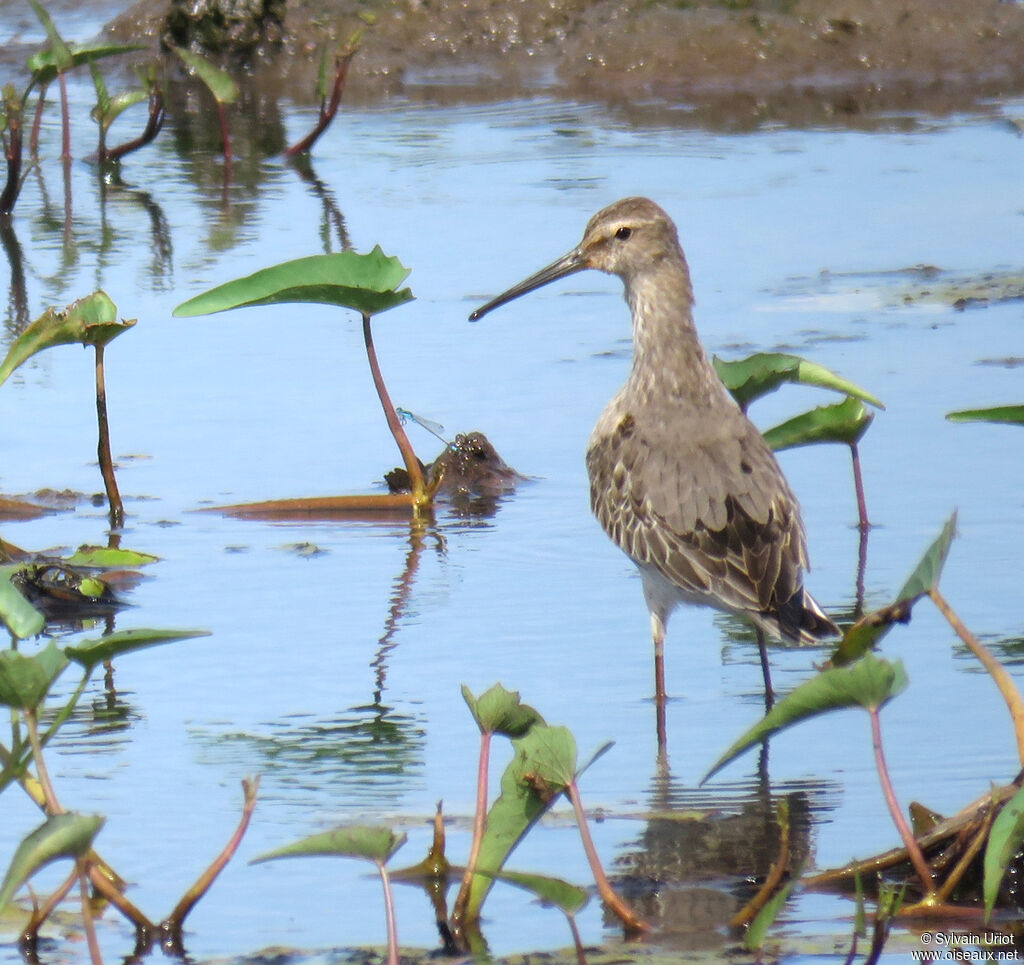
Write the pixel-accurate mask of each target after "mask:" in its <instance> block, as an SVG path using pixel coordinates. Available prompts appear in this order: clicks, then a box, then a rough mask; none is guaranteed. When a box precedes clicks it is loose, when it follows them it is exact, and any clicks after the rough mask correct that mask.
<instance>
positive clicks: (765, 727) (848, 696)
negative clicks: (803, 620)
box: [701, 653, 907, 784]
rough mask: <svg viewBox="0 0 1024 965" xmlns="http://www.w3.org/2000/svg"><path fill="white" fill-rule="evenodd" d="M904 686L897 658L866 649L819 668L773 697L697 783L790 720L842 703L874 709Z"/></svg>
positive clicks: (813, 715)
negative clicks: (848, 661)
mask: <svg viewBox="0 0 1024 965" xmlns="http://www.w3.org/2000/svg"><path fill="white" fill-rule="evenodd" d="M906 686H907V675H906V673H905V672H904V670H903V663H902V662H901V661H899V660H897V661H895V662H894V663H889V661H887V660H879V659H878V658H877V657H875V656H873V655H872V654H870V653H869V654H866V655H865V656H863V657H861V658H860V660H858V661H857V662H856V663H853V664H850V665H849V666H847V667H832V668H830V669H828V670H823V671H822V672H821V673H819V674H817V676H814V677H812V678H811V679H810V680H807V681H805V682H804V683H802V684H800V686H799V687H797V688H796V690H794V691H793V692H792V693H790V694H788V695H787V696H785V697H783V698H782V699H781V700H779V701H777V702H776V704H775V706H774V707H772V709H771V710H770V711H769V712H768V713H767V714H765V716H764V718H763V719H762V720H760V721H759V722H758V723H757V724H755V725H754V726H753V727H751V728H750V729H749V730H748V731H747V732H746V733H745V734H744V735H743V736H742V737H740V738H739V739H738V740H737V741H736V742H735V743H734V744H733V745H732V747H730V748H729V749H728V750H727V751H726V752H725V753H724V754H723V755H722V756H721V757H720V758H719V759H718V760H717V761H715V763H714V764H713V765H712V767H711V769H710V770H709V771H708V772H707V774H705V775H704V777H703V778H702V780H701V783H702V784H703V783H704V781H706V780H707V779H708V778H710V777H711V776H712V775H713V774H715V773H717V772H718V771H720V770H721V769H722V768H723V767H725V765H726V764H728V763H730V762H731V761H733V760H735V759H736V758H737V757H739V756H740V754H742V753H743V752H744V751H745V750H747V749H748V748H749V747H751V746H753V745H754V744H759V743H760V742H761V741H763V740H765V739H766V738H768V737H771V736H772V735H774V734H776V733H778V732H779V731H780V730H784V729H785V728H786V727H789V726H791V725H792V724H796V723H799V722H800V721H803V720H807V719H808V718H810V717H816V716H818V715H819V714H823V713H826V712H827V711H830V710H841V709H843V708H846V707H863V708H864V709H865V710H877V709H878V708H880V707H882V706H883V705H884V704H885V703H886V702H887V701H889V700H891V699H892V698H893V697H895V696H896V695H897V694H898V693H900V692H901V691H902V690H903V689H904V688H905V687H906Z"/></svg>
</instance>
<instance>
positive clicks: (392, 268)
mask: <svg viewBox="0 0 1024 965" xmlns="http://www.w3.org/2000/svg"><path fill="white" fill-rule="evenodd" d="M408 274H409V269H408V268H404V267H403V266H402V263H401V262H400V261H399V260H398V259H397V258H395V257H388V256H387V255H385V254H384V252H383V251H381V249H380V246H379V245H378V246H377V247H375V248H374V249H373V251H371V252H370V253H369V254H368V255H362V254H357V253H356V252H354V251H342V252H338V253H336V254H331V255H311V256H309V257H306V258H298V259H296V260H294V261H286V262H283V263H282V264H280V265H274V266H272V267H270V268H264V269H262V270H260V271H257V272H254V273H253V274H252V275H248V276H246V277H245V278H237V279H235V280H234V281H229V282H226V283H225V284H223V285H218V286H217V287H216V288H212V289H210V291H208V292H204V293H203V294H201V295H196V296H195V297H194V298H190V299H189V300H188V301H186V302H183V303H182V304H180V305H179V306H178V307H177V308H176V309H174V315H175V316H176V317H178V318H181V317H188V316H194V315H209V314H211V313H213V312H224V311H227V310H228V309H232V308H243V307H247V306H251V305H276V304H281V303H284V302H319V303H322V304H326V305H340V306H342V307H344V308H351V309H354V310H355V311H357V312H362V313H364V314H367V315H374V314H376V313H377V312H383V311H386V310H387V309H389V308H394V307H395V306H396V305H401V304H403V303H405V302H408V301H411V300H412V297H413V296H412V292H410V291H409V289H408V288H403V289H401V290H400V291H396V288H397V287H398V285H400V284H401V283H402V282H403V281H404V280H405V278H406V277H407V276H408Z"/></svg>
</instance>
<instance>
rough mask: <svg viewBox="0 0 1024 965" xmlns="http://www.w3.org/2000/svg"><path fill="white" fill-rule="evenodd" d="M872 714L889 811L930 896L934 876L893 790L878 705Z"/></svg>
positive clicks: (877, 764)
mask: <svg viewBox="0 0 1024 965" xmlns="http://www.w3.org/2000/svg"><path fill="white" fill-rule="evenodd" d="M868 713H869V715H870V716H871V746H872V747H873V748H874V750H875V767H876V768H877V769H878V780H879V782H880V783H881V785H882V793H883V794H884V795H885V803H886V804H887V805H888V806H889V813H890V814H891V815H892V820H893V823H894V824H895V825H896V830H897V831H899V833H900V837H901V838H902V839H903V846H904V847H905V848H906V849H907V857H909V858H910V863H911V864H912V865H913V866H914V870H915V871H916V872H917V876H918V877H919V878H920V879H921V887H922V889H923V890H924V893H925V898H926V899H928V898H930V897H931V896H932V895H933V894H934V893H935V881H934V879H933V878H932V872H931V869H930V868H929V867H928V862H927V861H925V860H924V855H923V854H922V853H921V847H920V845H918V843H917V839H916V838H915V837H914V835H913V832H912V831H911V830H910V826H909V825H908V824H907V819H906V818H905V817H904V816H903V812H902V811H901V810H900V805H899V802H898V801H897V800H896V792H895V791H894V790H893V787H892V781H891V779H890V778H889V769H888V768H887V767H886V764H885V754H884V753H883V751H882V720H881V716H880V714H879V710H878V708H877V707H872V708H871V709H870V710H869V711H868Z"/></svg>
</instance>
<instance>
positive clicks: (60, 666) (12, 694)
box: [0, 640, 68, 710]
mask: <svg viewBox="0 0 1024 965" xmlns="http://www.w3.org/2000/svg"><path fill="white" fill-rule="evenodd" d="M67 665H68V658H67V657H66V656H64V652H63V651H62V650H60V649H58V647H57V645H56V644H55V643H54V642H53V641H52V640H51V641H50V642H49V643H48V644H47V645H46V647H45V648H44V649H42V650H40V651H39V652H38V653H37V654H34V655H33V656H31V657H27V656H25V654H23V653H19V652H18V651H17V650H4V651H2V652H0V704H4V705H5V706H7V707H14V708H15V709H17V710H35V709H36V707H38V706H39V705H40V704H41V703H42V702H43V700H44V698H45V697H46V695H47V693H49V690H50V687H52V686H53V682H54V681H55V680H56V679H57V678H58V677H59V676H60V675H61V673H62V672H63V670H64V668H65V667H66V666H67Z"/></svg>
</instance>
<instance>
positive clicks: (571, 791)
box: [565, 781, 650, 933]
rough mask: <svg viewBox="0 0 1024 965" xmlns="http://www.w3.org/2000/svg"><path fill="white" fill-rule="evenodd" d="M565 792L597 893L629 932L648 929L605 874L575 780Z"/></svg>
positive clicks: (645, 923)
mask: <svg viewBox="0 0 1024 965" xmlns="http://www.w3.org/2000/svg"><path fill="white" fill-rule="evenodd" d="M565 793H566V794H568V795H569V800H570V801H571V802H572V809H573V811H574V812H575V814H576V825H577V827H578V828H579V829H580V838H581V840H582V841H583V851H584V852H585V853H586V856H587V861H588V862H590V871H591V873H592V874H593V876H594V883H595V884H596V885H597V893H598V894H599V895H600V896H601V900H602V901H603V902H604V903H605V904H606V905H607V906H608V907H609V908H610V909H611V910H612V911H613V912H614V913H615V914H616V915H617V916H618V918H619V920H620V921H621V922H622V924H623V927H624V928H625V929H626V931H627V932H631V933H636V932H642V931H648V930H649V928H650V926H649V925H648V924H647V922H645V921H644V920H643V919H642V918H638V917H637V916H636V915H635V914H634V913H633V912H632V910H631V909H630V908H629V907H627V905H626V904H625V902H623V900H622V899H621V898H620V897H619V896H618V895H617V894H615V889H614V888H612V886H611V883H610V882H609V881H608V878H607V877H606V876H605V873H604V868H602V867H601V859H600V858H599V857H598V856H597V848H595V847H594V840H593V838H591V837H590V828H589V827H587V816H586V814H584V813H583V802H582V801H581V800H580V792H579V790H578V789H577V787H576V782H575V781H572V782H570V783H569V784H568V785H567V787H566V789H565Z"/></svg>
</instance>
